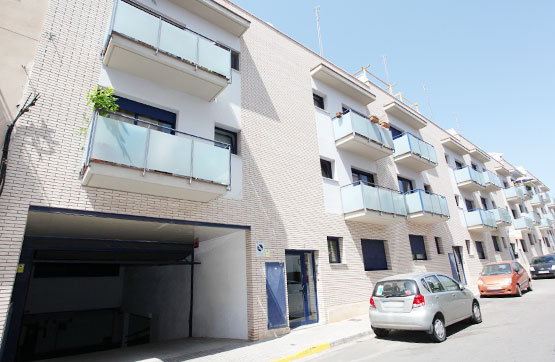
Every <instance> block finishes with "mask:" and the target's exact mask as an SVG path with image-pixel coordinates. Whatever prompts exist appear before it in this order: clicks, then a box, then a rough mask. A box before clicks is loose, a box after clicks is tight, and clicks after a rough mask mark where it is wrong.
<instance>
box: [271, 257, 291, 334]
mask: <svg viewBox="0 0 555 362" xmlns="http://www.w3.org/2000/svg"><path fill="white" fill-rule="evenodd" d="M266 296H267V298H268V303H267V306H268V329H273V328H281V327H287V311H286V309H285V308H286V307H285V279H284V277H283V263H266Z"/></svg>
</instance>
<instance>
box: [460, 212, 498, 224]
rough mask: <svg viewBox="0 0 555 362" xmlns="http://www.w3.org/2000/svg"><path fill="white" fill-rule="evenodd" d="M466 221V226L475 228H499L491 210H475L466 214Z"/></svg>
mask: <svg viewBox="0 0 555 362" xmlns="http://www.w3.org/2000/svg"><path fill="white" fill-rule="evenodd" d="M464 219H465V220H466V226H467V227H468V228H473V227H477V226H486V227H490V228H497V222H496V221H495V216H494V214H493V212H492V211H490V210H482V209H475V210H470V211H465V212H464Z"/></svg>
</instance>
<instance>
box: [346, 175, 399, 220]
mask: <svg viewBox="0 0 555 362" xmlns="http://www.w3.org/2000/svg"><path fill="white" fill-rule="evenodd" d="M341 199H342V202H343V214H344V217H345V220H350V221H358V222H363V223H367V224H391V223H395V222H399V221H402V220H406V218H407V208H406V205H405V197H404V195H403V194H401V193H400V192H398V191H395V190H390V189H386V188H383V187H379V186H376V185H372V184H367V183H364V182H360V181H359V182H355V183H353V184H351V185H347V186H343V187H342V188H341Z"/></svg>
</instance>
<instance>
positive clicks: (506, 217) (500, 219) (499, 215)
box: [491, 208, 513, 224]
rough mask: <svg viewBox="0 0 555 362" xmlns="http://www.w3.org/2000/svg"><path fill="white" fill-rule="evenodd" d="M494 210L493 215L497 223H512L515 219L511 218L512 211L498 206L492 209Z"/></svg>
mask: <svg viewBox="0 0 555 362" xmlns="http://www.w3.org/2000/svg"><path fill="white" fill-rule="evenodd" d="M491 212H493V217H494V218H495V221H496V222H497V223H505V224H512V222H513V219H512V218H511V213H510V212H509V211H507V210H506V209H503V208H497V209H493V210H491Z"/></svg>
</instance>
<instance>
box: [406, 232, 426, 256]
mask: <svg viewBox="0 0 555 362" xmlns="http://www.w3.org/2000/svg"><path fill="white" fill-rule="evenodd" d="M409 240H410V249H411V252H412V254H413V255H414V254H422V255H424V259H428V255H426V246H425V245H424V237H423V236H422V235H409Z"/></svg>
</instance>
